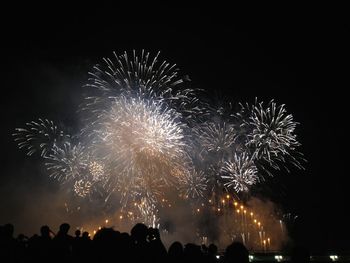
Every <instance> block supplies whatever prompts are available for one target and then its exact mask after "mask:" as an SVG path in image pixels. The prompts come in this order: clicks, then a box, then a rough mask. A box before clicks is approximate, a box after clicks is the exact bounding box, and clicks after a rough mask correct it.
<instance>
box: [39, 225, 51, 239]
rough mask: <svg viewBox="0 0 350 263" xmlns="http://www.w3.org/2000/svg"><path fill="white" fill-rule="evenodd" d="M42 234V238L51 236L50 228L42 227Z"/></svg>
mask: <svg viewBox="0 0 350 263" xmlns="http://www.w3.org/2000/svg"><path fill="white" fill-rule="evenodd" d="M40 233H41V236H42V237H48V236H50V228H49V227H48V226H42V227H41V228H40Z"/></svg>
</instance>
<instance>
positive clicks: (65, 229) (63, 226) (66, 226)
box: [60, 223, 70, 234]
mask: <svg viewBox="0 0 350 263" xmlns="http://www.w3.org/2000/svg"><path fill="white" fill-rule="evenodd" d="M69 228H70V225H69V224H68V223H63V224H61V225H60V232H61V233H62V234H68V231H69Z"/></svg>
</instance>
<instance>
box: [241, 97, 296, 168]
mask: <svg viewBox="0 0 350 263" xmlns="http://www.w3.org/2000/svg"><path fill="white" fill-rule="evenodd" d="M248 124H249V125H250V126H251V132H250V133H249V134H248V136H247V137H248V142H247V146H248V147H249V148H251V149H253V157H254V158H256V159H257V160H265V161H267V162H268V163H269V165H270V166H272V167H273V168H275V169H279V167H278V164H277V163H276V161H279V162H280V163H285V162H287V161H289V162H291V163H293V164H294V165H296V166H297V167H299V168H301V164H300V162H299V161H298V160H297V158H295V157H293V154H295V153H296V148H297V147H298V146H300V143H299V142H298V141H297V139H296V134H295V133H294V131H295V127H296V126H297V124H298V123H297V122H295V121H293V116H292V115H291V114H287V111H286V109H285V106H284V105H280V106H277V105H276V103H275V102H273V101H271V102H270V103H269V104H268V105H267V107H264V104H263V103H262V102H261V103H259V104H257V105H255V106H254V107H252V111H251V116H250V118H249V121H248Z"/></svg>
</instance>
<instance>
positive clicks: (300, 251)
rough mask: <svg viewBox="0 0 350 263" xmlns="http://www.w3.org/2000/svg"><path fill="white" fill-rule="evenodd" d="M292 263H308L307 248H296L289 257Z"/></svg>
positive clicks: (308, 253)
mask: <svg viewBox="0 0 350 263" xmlns="http://www.w3.org/2000/svg"><path fill="white" fill-rule="evenodd" d="M291 262H292V263H307V262H310V252H309V250H308V249H307V248H305V247H301V246H296V247H294V249H293V251H292V255H291Z"/></svg>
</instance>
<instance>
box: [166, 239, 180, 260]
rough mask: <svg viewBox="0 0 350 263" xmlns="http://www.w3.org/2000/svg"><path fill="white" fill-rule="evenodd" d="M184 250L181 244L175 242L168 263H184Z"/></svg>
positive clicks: (169, 253)
mask: <svg viewBox="0 0 350 263" xmlns="http://www.w3.org/2000/svg"><path fill="white" fill-rule="evenodd" d="M183 258H184V249H183V246H182V244H181V243H180V242H178V241H175V242H174V243H172V244H171V245H170V247H169V249H168V262H170V263H177V262H183Z"/></svg>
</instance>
